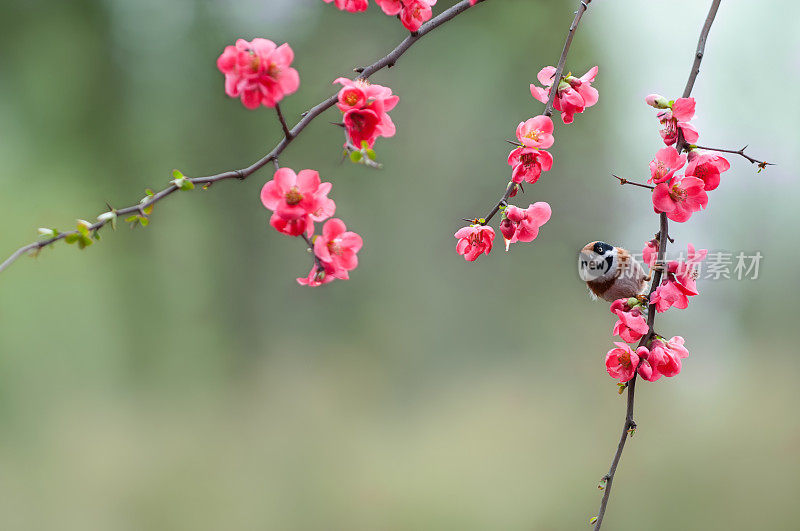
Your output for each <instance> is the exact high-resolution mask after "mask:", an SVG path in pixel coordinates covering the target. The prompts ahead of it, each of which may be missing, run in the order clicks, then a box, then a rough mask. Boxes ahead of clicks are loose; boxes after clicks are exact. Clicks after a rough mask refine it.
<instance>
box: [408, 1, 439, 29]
mask: <svg viewBox="0 0 800 531" xmlns="http://www.w3.org/2000/svg"><path fill="white" fill-rule="evenodd" d="M435 3H436V0H403V10H402V11H401V12H400V21H401V22H402V23H403V26H405V27H406V29H407V30H408V31H417V30H418V29H419V28H420V26H422V24H423V23H424V22H426V21H428V20H430V18H431V16H433V11H432V10H431V6H432V5H434V4H435Z"/></svg>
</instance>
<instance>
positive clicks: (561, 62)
mask: <svg viewBox="0 0 800 531" xmlns="http://www.w3.org/2000/svg"><path fill="white" fill-rule="evenodd" d="M591 2H592V0H581V1H580V2H579V3H578V9H577V11H575V18H573V19H572V24H570V25H569V31H568V32H567V40H566V41H565V42H564V48H563V49H562V50H561V57H560V58H559V59H558V66H556V71H555V74H554V75H553V84H552V85H551V87H550V97H549V98H548V100H547V104H546V105H545V106H544V113H543V114H544V115H545V116H552V115H553V102H554V101H555V98H556V94H557V93H558V84H559V83H560V82H561V76H562V75H563V74H564V66H565V65H566V64H567V55H568V54H569V48H570V46H572V38H573V37H575V32H576V31H577V30H578V24H580V22H581V17H583V14H584V13H585V12H586V10H587V9H588V8H589V4H590V3H591ZM509 143H511V144H514V142H509ZM514 187H515V185H514V183H513V182H510V183H508V186H506V190H505V192H504V193H503V196H502V197H501V198H500V200H499V201H498V202H497V203H495V205H494V206H493V207H492V209H491V210H490V211H489V213H488V214H486V216H485V217H484V218H483V219H484V220H485V221H484V223H483V224H484V225H486V224H487V223H489V221H491V220H492V218H493V217H494V216H495V215H496V214H497V213H498V212H499V211H500V208H501V207H502V206H504V205H505V204H506V203H507V201H508V198H509V197H511V194H512V192H513V191H514Z"/></svg>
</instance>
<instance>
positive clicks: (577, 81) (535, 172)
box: [455, 2, 599, 262]
mask: <svg viewBox="0 0 800 531" xmlns="http://www.w3.org/2000/svg"><path fill="white" fill-rule="evenodd" d="M472 3H473V4H474V3H475V2H472ZM555 73H556V69H555V68H553V67H552V66H546V67H544V68H542V69H541V70H540V71H539V75H538V78H539V81H540V82H541V83H542V85H544V86H545V87H547V88H546V89H544V88H541V87H537V86H535V85H531V93H532V94H533V97H534V98H536V99H537V100H539V101H541V102H542V103H546V102H547V99H548V98H549V95H550V90H551V88H552V85H553V78H554V77H555ZM596 75H597V67H596V66H595V67H594V68H592V69H590V70H589V72H587V73H586V75H584V76H582V77H580V78H576V77H574V76H572V75H571V74H567V75H566V76H564V77H563V79H561V80H559V83H558V92H557V93H556V97H555V99H554V103H553V108H554V109H555V110H557V111H560V112H561V119H562V121H563V122H564V123H565V124H569V123H572V122H573V120H574V115H575V114H576V113H581V112H583V111H584V109H586V107H591V106H592V105H594V104H595V103H597V100H598V97H599V96H598V93H597V89H595V88H594V87H592V82H593V81H594V78H595V76H596ZM553 129H554V127H553V120H552V119H551V118H550V117H549V116H545V115H539V116H534V117H533V118H529V119H528V120H525V121H524V122H520V124H519V125H518V126H517V131H516V136H517V144H516V145H517V147H516V148H515V149H513V150H512V151H511V153H509V154H508V164H509V166H511V182H510V183H509V187H510V189H509V190H508V197H509V198H511V197H515V196H516V195H517V192H518V191H519V190H522V182H523V181H524V182H526V183H530V184H533V183H535V182H536V181H538V180H539V177H541V175H542V172H546V171H550V168H552V167H553V155H551V154H550V152H549V151H547V148H549V147H551V146H552V145H553V143H554V142H555V138H554V137H553ZM499 210H500V211H501V212H502V216H501V221H500V232H501V233H502V234H503V238H504V239H505V243H506V251H508V248H509V245H510V244H512V243H515V242H531V241H533V240H535V239H536V237H537V236H538V235H539V228H540V227H541V226H542V225H544V224H545V223H547V222H548V221H549V220H550V215H551V214H552V211H551V209H550V205H549V204H547V203H545V202H543V201H538V202H536V203H533V204H531V205H529V206H528V208H526V209H522V208H519V207H517V206H514V205H509V204H507V203H506V202H505V201H503V202H502V203H501V205H500V207H499ZM455 237H456V238H457V239H458V243H457V244H456V251H457V252H458V254H460V255H462V256H464V259H466V260H468V261H470V262H472V261H474V260H476V259H477V258H478V257H479V256H480V255H481V254H489V252H491V250H492V242H493V241H494V229H493V228H491V227H488V226H486V220H484V219H475V220H472V224H471V225H470V226H469V227H464V228H462V229H459V230H458V232H456V233H455Z"/></svg>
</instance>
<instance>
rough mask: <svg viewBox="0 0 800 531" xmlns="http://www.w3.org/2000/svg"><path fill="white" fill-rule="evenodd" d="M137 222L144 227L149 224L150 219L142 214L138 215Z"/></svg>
mask: <svg viewBox="0 0 800 531" xmlns="http://www.w3.org/2000/svg"><path fill="white" fill-rule="evenodd" d="M139 223H141V224H142V227H146V226H148V225H149V224H150V220H149V219H148V218H146V217H144V216H139Z"/></svg>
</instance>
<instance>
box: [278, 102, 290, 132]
mask: <svg viewBox="0 0 800 531" xmlns="http://www.w3.org/2000/svg"><path fill="white" fill-rule="evenodd" d="M275 112H276V113H278V121H280V123H281V128H282V129H283V136H285V137H286V138H288V139H290V140H291V138H292V132H291V131H290V130H289V126H288V125H286V119H285V118H284V117H283V113H282V112H281V105H280V103H276V104H275Z"/></svg>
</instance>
